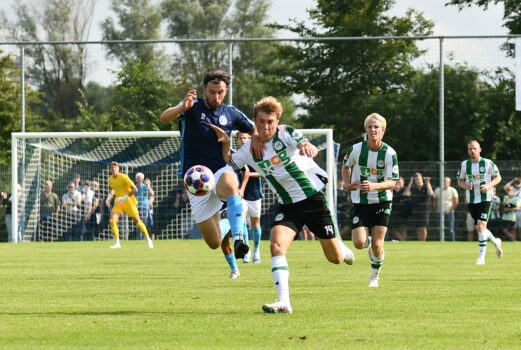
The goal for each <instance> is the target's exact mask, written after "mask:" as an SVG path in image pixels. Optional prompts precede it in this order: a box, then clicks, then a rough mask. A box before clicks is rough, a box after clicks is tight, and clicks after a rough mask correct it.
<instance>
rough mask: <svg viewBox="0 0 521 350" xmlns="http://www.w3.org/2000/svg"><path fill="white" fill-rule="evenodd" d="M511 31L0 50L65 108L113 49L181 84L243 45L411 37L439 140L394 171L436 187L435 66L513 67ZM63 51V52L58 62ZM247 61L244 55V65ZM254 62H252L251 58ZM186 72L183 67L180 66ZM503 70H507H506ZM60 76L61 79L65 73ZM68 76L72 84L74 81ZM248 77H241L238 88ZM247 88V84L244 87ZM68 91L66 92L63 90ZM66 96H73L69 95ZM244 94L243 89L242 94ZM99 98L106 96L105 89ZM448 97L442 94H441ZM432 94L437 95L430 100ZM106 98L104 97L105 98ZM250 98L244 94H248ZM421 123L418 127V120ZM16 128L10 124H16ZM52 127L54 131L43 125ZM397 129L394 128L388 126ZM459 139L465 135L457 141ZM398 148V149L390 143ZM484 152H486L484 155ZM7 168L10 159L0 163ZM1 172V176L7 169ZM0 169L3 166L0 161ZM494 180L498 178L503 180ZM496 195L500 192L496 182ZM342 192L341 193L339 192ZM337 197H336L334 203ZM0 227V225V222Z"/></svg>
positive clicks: (451, 169) (230, 66)
mask: <svg viewBox="0 0 521 350" xmlns="http://www.w3.org/2000/svg"><path fill="white" fill-rule="evenodd" d="M516 38H519V36H464V37H373V38H370V37H363V38H300V39H274V38H257V39H255V38H252V39H228V40H224V39H223V40H219V39H212V40H203V39H201V40H191V39H185V40H161V41H111V42H59V43H57V42H46V43H43V42H23V43H22V42H18V43H0V50H1V51H2V52H3V53H4V54H5V53H7V54H10V55H11V57H12V59H13V60H14V61H15V62H17V64H18V65H19V68H20V71H21V73H20V82H21V85H22V89H21V91H22V93H23V92H24V91H27V90H29V88H30V87H33V88H34V87H36V88H38V87H39V86H41V81H38V79H44V77H47V78H49V81H53V79H55V80H56V81H62V80H67V81H68V82H69V83H71V82H73V83H71V85H70V86H63V87H62V89H61V90H59V89H58V90H56V91H62V90H63V89H65V90H66V91H69V92H70V94H69V95H67V94H66V95H64V96H63V97H64V99H63V101H62V102H64V101H65V102H66V103H71V104H72V105H73V108H76V107H74V106H75V104H76V100H75V98H79V96H78V95H74V94H75V93H76V92H77V87H78V84H79V86H87V85H88V83H89V82H94V83H97V84H99V85H100V86H104V87H109V86H114V84H115V81H116V79H117V76H118V73H119V72H121V71H122V69H123V68H124V65H125V61H124V59H121V58H122V57H123V56H119V59H118V58H117V57H118V56H117V55H118V52H119V53H121V52H127V53H128V52H133V53H134V54H135V55H137V56H139V55H145V56H146V55H152V56H153V57H154V61H155V62H156V64H157V65H158V66H160V67H161V69H160V70H159V71H160V72H161V74H164V76H163V77H162V78H165V79H168V80H169V81H174V83H182V81H181V80H180V77H179V76H178V75H177V73H178V69H179V67H180V65H183V67H184V68H187V67H189V68H191V70H190V69H189V70H188V71H192V72H193V73H192V74H193V77H190V76H185V77H183V79H187V80H188V81H199V80H200V79H201V76H202V74H203V72H204V71H205V70H206V68H207V64H208V62H219V64H220V67H221V68H223V69H227V70H229V71H230V72H231V73H232V76H235V75H239V74H240V72H242V71H246V70H248V69H250V68H251V67H249V66H246V64H245V63H244V62H242V61H241V60H237V59H236V58H237V57H238V56H240V55H241V53H243V52H250V53H251V52H260V51H259V50H269V49H270V47H272V46H275V44H278V43H284V44H290V45H295V46H297V45H300V44H302V42H306V41H313V42H325V41H336V42H345V43H349V44H351V43H352V44H353V45H352V46H353V47H356V45H355V44H356V43H357V42H360V41H376V42H379V43H383V42H387V41H398V42H399V41H402V42H405V41H414V42H415V43H416V45H417V47H418V48H419V49H420V50H422V54H421V55H420V56H419V57H418V58H417V59H416V60H415V61H414V62H413V66H414V67H416V68H418V69H425V70H437V72H439V77H438V79H439V81H438V82H439V105H437V106H436V107H437V108H436V109H435V110H437V111H438V114H437V115H432V118H433V119H438V120H439V125H440V128H439V129H440V130H439V131H440V133H439V134H440V135H439V144H438V145H432V147H434V148H439V159H438V160H437V161H436V162H428V163H427V162H426V163H421V162H400V166H401V174H402V176H403V177H404V178H405V180H406V184H407V182H408V180H409V178H410V177H411V176H412V174H413V173H414V172H415V171H420V172H422V173H423V174H424V175H425V176H429V177H431V183H432V186H433V188H436V187H438V186H440V174H446V175H447V176H450V177H451V178H452V179H453V186H454V187H456V180H455V174H456V172H457V168H458V164H456V163H452V162H446V161H445V158H444V157H445V155H444V154H445V153H444V125H445V124H446V123H445V122H444V120H445V118H447V119H448V120H450V118H452V117H453V116H451V115H447V116H446V115H445V108H444V104H445V86H444V76H443V74H444V70H443V69H439V68H440V67H442V66H444V67H447V66H451V67H457V66H466V67H472V68H476V74H477V75H478V80H479V81H489V80H490V79H492V78H491V77H492V76H493V74H494V73H495V72H497V71H500V70H503V71H508V72H511V73H512V74H514V72H515V71H516V65H515V60H514V52H515V50H514V48H515V45H514V44H515V41H516ZM63 58H69V61H67V62H65V61H64V60H63ZM252 62H255V60H251V57H250V60H249V61H248V64H252ZM253 64H254V63H253ZM185 71H186V70H185ZM510 77H511V76H510ZM65 78H66V79H65ZM74 82H75V83H74ZM247 85H248V84H241V89H244V86H247ZM252 88H254V87H252ZM235 90H236V89H234V82H233V81H232V84H231V86H230V92H229V101H228V102H229V103H233V102H234V100H235V99H236V98H237V96H236V91H235ZM71 94H72V95H71ZM73 95H74V96H73ZM245 95H247V94H245ZM105 97H106V96H105ZM448 98H450V96H449V97H448ZM473 98H475V96H472V95H469V96H468V99H469V100H461V101H457V103H459V104H462V105H471V104H473V103H475V100H473ZM21 100H22V108H21V111H22V112H21V115H20V118H21V120H22V129H24V130H25V110H26V107H25V105H24V101H25V99H24V98H22V99H21ZM434 100H435V101H437V100H438V97H436V98H435V99H434ZM60 101H61V100H59V99H56V100H55V103H57V106H58V107H57V108H64V109H65V108H66V107H67V105H66V103H65V102H64V103H61V102H60ZM109 102H110V101H109ZM250 102H252V101H250ZM419 127H421V126H419ZM16 131H18V130H16ZM49 131H54V130H49ZM395 132H397V131H395ZM420 142H421V140H411V147H415V144H418V143H420ZM461 142H462V143H465V142H466V140H462V141H461ZM397 151H398V154H399V155H400V150H397ZM485 156H486V154H485ZM497 163H498V165H499V167H500V170H501V171H502V175H503V178H504V179H505V180H508V179H510V178H512V177H515V176H518V175H519V170H520V169H521V166H520V164H519V162H517V161H505V162H502V161H497ZM8 168H10V166H9V167H8ZM8 168H5V169H6V171H5V172H3V175H5V176H7V174H8V173H9V171H8V170H7V169H8ZM2 169H4V168H2ZM3 180H4V179H0V185H2V188H3V189H9V188H10V187H11V186H10V182H9V181H8V179H7V178H6V179H5V182H2V181H3ZM505 180H504V181H503V182H502V184H503V183H504V182H505ZM498 194H499V195H502V188H499V191H498ZM341 196H343V195H341ZM341 202H342V200H341V198H340V199H339V203H341ZM341 207H342V205H339V208H340V212H341V215H340V216H339V220H340V223H341V225H343V226H346V227H347V226H348V216H349V215H348V213H347V211H345V210H343V209H342V208H341ZM465 210H466V209H465V205H464V203H463V197H462V193H461V191H460V206H459V207H458V210H457V212H456V227H457V231H458V232H457V238H458V239H463V238H464V237H465V233H464V230H465ZM0 227H1V228H0V234H2V231H1V230H2V229H3V225H0ZM414 229H415V225H414V223H410V231H411V233H410V234H409V236H410V237H411V238H414V237H415V234H414V233H413V231H414ZM428 230H429V236H428V238H429V239H434V240H437V239H440V234H439V232H438V231H439V219H438V216H437V214H436V213H434V212H431V214H430V220H429V225H428ZM0 237H1V236H0Z"/></svg>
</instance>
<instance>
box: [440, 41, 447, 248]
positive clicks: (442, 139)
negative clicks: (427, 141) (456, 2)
mask: <svg viewBox="0 0 521 350" xmlns="http://www.w3.org/2000/svg"><path fill="white" fill-rule="evenodd" d="M439 108H440V118H439V123H440V124H439V130H440V131H439V133H440V134H439V138H440V140H439V142H440V176H439V177H440V179H439V187H438V188H439V189H440V191H439V195H438V212H439V220H440V241H442V242H443V241H444V240H445V214H444V213H445V206H444V204H445V198H444V194H443V189H444V186H445V184H444V182H445V113H444V108H445V76H444V63H443V37H441V38H440V106H439Z"/></svg>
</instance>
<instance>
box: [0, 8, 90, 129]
mask: <svg viewBox="0 0 521 350" xmlns="http://www.w3.org/2000/svg"><path fill="white" fill-rule="evenodd" d="M94 2H95V1H94V0H77V1H68V0H42V1H40V2H39V3H36V2H32V3H31V6H29V5H27V1H23V0H22V1H19V2H17V4H16V21H15V22H14V23H9V22H5V23H4V24H3V25H4V28H7V29H8V31H9V33H10V35H9V39H12V40H16V41H22V42H23V41H31V42H38V41H85V40H86V39H87V37H88V32H89V29H90V24H91V21H92V17H93V11H94ZM25 54H26V56H28V57H30V58H32V64H30V65H28V67H27V73H28V81H29V82H30V83H31V84H32V85H34V86H36V87H37V88H38V90H39V91H40V92H41V93H42V94H41V99H42V104H41V105H40V108H39V110H40V113H41V114H42V115H45V118H46V119H47V120H48V121H49V126H50V127H51V128H53V130H64V129H66V128H67V125H68V124H70V122H71V121H72V120H73V119H74V117H76V116H77V115H78V109H77V106H76V101H78V100H79V98H80V93H79V89H81V88H82V87H83V84H84V80H85V73H86V69H87V67H86V64H85V55H86V47H85V45H84V44H81V43H77V44H53V45H48V44H36V45H26V46H25ZM28 62H31V61H28Z"/></svg>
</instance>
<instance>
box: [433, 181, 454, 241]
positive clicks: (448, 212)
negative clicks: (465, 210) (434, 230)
mask: <svg viewBox="0 0 521 350" xmlns="http://www.w3.org/2000/svg"><path fill="white" fill-rule="evenodd" d="M450 182H451V180H450V177H448V176H446V177H445V179H444V181H443V200H444V202H443V208H438V206H439V203H438V202H439V198H440V188H439V187H437V188H436V189H435V190H434V196H433V198H434V205H435V208H438V209H443V214H444V216H445V225H446V227H447V228H448V229H449V233H450V238H451V240H452V241H453V242H455V241H456V230H455V229H454V211H455V210H456V208H457V207H458V204H459V195H458V191H457V190H456V189H455V188H454V187H452V186H451V185H450Z"/></svg>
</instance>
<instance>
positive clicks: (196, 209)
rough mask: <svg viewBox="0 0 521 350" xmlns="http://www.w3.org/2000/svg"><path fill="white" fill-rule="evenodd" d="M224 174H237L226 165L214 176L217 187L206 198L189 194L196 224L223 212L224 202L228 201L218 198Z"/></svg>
mask: <svg viewBox="0 0 521 350" xmlns="http://www.w3.org/2000/svg"><path fill="white" fill-rule="evenodd" d="M224 172H231V173H233V174H235V172H234V171H233V169H232V167H231V166H229V165H226V166H224V167H222V168H221V169H219V170H217V172H216V173H215V174H214V177H215V186H214V188H213V190H212V191H211V192H210V193H208V194H207V195H205V196H194V195H193V194H191V193H190V192H188V191H186V193H188V199H189V200H190V206H191V209H192V217H193V218H194V221H195V223H196V224H200V223H201V222H203V221H205V220H208V219H209V218H211V217H212V216H214V215H215V214H216V213H218V212H219V210H221V207H222V206H223V201H226V198H219V196H217V184H218V183H219V179H220V178H221V175H222V174H223V173H224Z"/></svg>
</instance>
